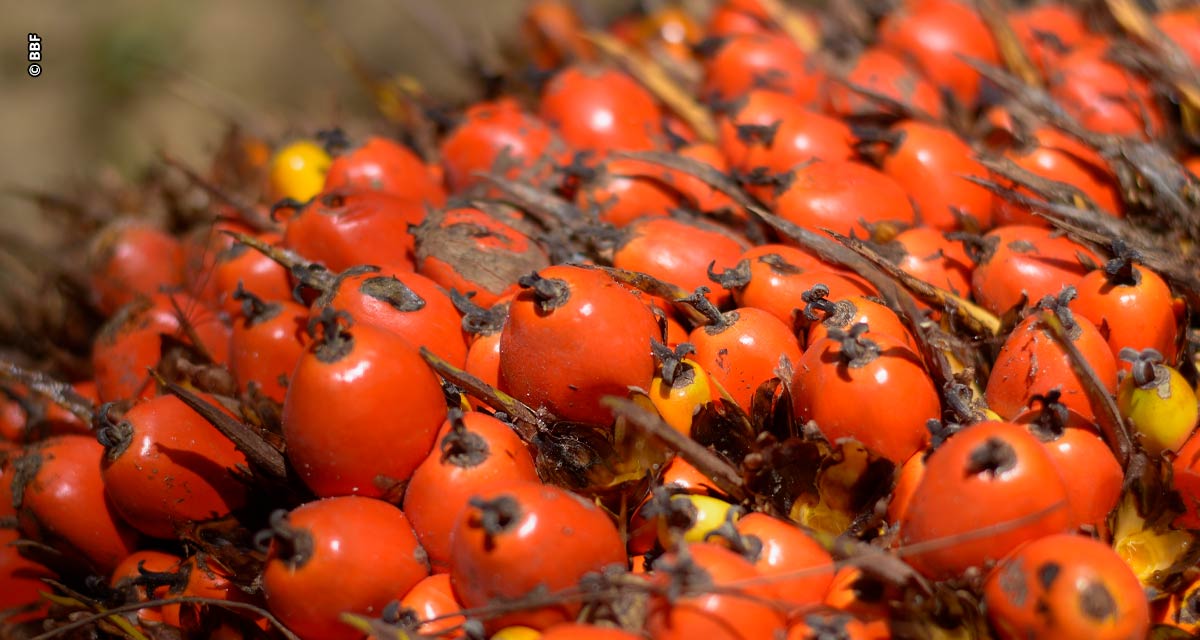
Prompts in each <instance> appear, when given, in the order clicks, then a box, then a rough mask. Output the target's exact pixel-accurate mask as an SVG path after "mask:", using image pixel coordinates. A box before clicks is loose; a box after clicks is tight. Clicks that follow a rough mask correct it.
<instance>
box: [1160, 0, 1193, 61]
mask: <svg viewBox="0 0 1200 640" xmlns="http://www.w3.org/2000/svg"><path fill="white" fill-rule="evenodd" d="M1153 19H1154V24H1155V25H1157V26H1158V28H1159V29H1161V30H1162V32H1163V33H1164V34H1165V35H1166V36H1167V37H1168V38H1170V39H1171V40H1173V41H1174V42H1175V44H1176V45H1178V46H1179V47H1180V48H1181V49H1182V50H1183V52H1184V55H1186V56H1187V57H1188V59H1189V60H1191V62H1192V65H1193V66H1195V65H1200V44H1198V43H1200V39H1198V38H1197V36H1198V35H1200V11H1196V8H1195V7H1186V6H1185V7H1179V8H1176V9H1169V10H1166V11H1160V12H1159V13H1157V14H1155V15H1154V16H1153Z"/></svg>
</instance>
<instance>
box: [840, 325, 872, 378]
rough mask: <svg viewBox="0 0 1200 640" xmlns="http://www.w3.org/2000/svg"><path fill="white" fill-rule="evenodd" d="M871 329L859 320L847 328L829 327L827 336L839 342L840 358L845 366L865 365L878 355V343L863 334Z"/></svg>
mask: <svg viewBox="0 0 1200 640" xmlns="http://www.w3.org/2000/svg"><path fill="white" fill-rule="evenodd" d="M869 331H871V327H870V326H868V325H867V323H865V322H860V323H858V324H856V325H854V326H852V327H850V329H849V330H846V331H843V330H841V329H836V328H835V329H830V330H829V334H828V335H829V337H830V338H831V339H833V340H837V341H838V342H840V343H841V345H842V347H841V353H840V355H841V358H842V362H844V363H845V364H846V365H847V366H849V367H850V368H852V369H857V368H859V367H862V366H866V365H867V364H870V363H871V362H873V361H874V360H875V358H878V357H879V344H878V343H877V342H875V341H874V340H869V339H867V338H864V337H863V335H865V334H866V333H868V332H869Z"/></svg>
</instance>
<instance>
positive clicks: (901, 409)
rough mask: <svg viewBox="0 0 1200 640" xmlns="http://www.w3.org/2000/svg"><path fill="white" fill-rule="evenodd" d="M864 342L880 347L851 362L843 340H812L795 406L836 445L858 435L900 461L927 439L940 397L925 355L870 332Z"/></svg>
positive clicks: (795, 384)
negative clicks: (868, 356)
mask: <svg viewBox="0 0 1200 640" xmlns="http://www.w3.org/2000/svg"><path fill="white" fill-rule="evenodd" d="M863 340H867V341H870V342H872V343H874V345H875V346H876V347H877V348H878V355H877V356H875V357H874V358H873V359H870V360H869V361H864V362H855V361H853V360H850V359H849V358H850V357H851V355H850V352H848V351H847V350H846V348H845V347H844V346H843V344H842V342H840V341H838V340H834V339H831V338H826V339H824V340H820V341H817V342H815V343H813V344H812V345H811V346H810V347H809V348H808V349H807V350H806V351H805V352H804V356H803V357H802V358H801V359H800V361H799V362H798V363H797V364H796V368H795V374H794V376H793V378H792V407H793V409H794V410H795V412H796V419H797V420H801V421H807V420H815V421H816V422H817V425H818V427H819V428H820V429H821V433H823V434H824V435H825V438H826V439H828V440H829V441H830V442H831V443H833V442H836V441H838V440H839V439H842V438H853V439H855V440H858V441H859V442H861V443H862V444H863V445H864V446H865V447H866V448H867V449H868V450H870V451H871V452H873V453H875V454H876V455H879V456H883V457H885V458H887V459H888V460H891V461H893V462H895V463H896V464H900V463H902V462H903V461H905V460H907V459H908V458H909V457H911V456H912V455H913V454H914V453H916V452H917V451H919V450H920V449H922V448H923V447H924V446H925V444H926V443H927V442H928V439H929V432H928V430H927V429H926V427H925V424H926V422H928V421H929V420H931V419H934V418H939V417H940V416H941V401H940V400H939V398H938V393H937V389H936V388H935V387H934V384H933V380H932V379H931V378H930V377H929V374H928V373H926V372H925V369H924V366H923V365H922V363H921V359H920V358H919V357H918V356H917V355H916V354H915V353H913V352H912V351H911V350H910V349H909V348H908V347H906V346H904V345H903V343H901V342H899V341H898V340H897V339H896V338H893V337H891V336H888V335H887V334H875V333H874V332H870V331H868V332H867V333H866V334H865V336H864V337H863ZM844 358H845V359H844ZM864 399H869V401H864Z"/></svg>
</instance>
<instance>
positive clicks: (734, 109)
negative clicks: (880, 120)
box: [717, 89, 855, 174]
mask: <svg viewBox="0 0 1200 640" xmlns="http://www.w3.org/2000/svg"><path fill="white" fill-rule="evenodd" d="M717 134H718V139H717V140H718V142H717V144H718V146H719V147H720V149H721V152H722V153H723V154H724V155H725V157H726V158H727V159H728V160H729V164H730V166H732V167H733V168H735V169H738V170H739V171H743V172H750V171H753V170H755V169H756V168H757V167H765V168H766V169H767V171H768V172H769V173H772V174H778V173H783V172H787V171H791V170H792V169H793V168H795V166H796V165H798V164H801V163H803V162H807V161H809V160H812V159H814V158H819V159H822V160H851V159H853V158H854V157H855V151H854V140H855V138H854V134H853V132H851V130H850V127H849V126H848V125H846V124H845V123H844V122H842V121H841V120H839V119H837V118H834V117H831V116H827V115H823V114H821V113H819V112H816V111H813V110H812V109H811V108H810V107H809V106H808V105H806V104H805V103H804V102H803V101H801V100H799V99H797V98H796V97H794V96H790V95H787V94H783V93H777V92H774V91H767V90H763V89H755V90H752V91H750V92H748V93H746V95H745V96H744V97H742V98H739V100H738V101H737V102H736V103H734V104H733V105H732V106H731V107H730V109H729V111H728V112H726V113H723V114H721V115H720V117H719V119H718V120H717Z"/></svg>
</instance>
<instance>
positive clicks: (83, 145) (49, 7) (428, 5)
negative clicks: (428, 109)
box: [0, 0, 635, 240]
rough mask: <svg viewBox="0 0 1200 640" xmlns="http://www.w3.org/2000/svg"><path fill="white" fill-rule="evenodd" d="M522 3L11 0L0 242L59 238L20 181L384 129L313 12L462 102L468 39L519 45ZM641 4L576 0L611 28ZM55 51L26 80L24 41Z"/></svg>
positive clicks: (377, 58)
mask: <svg viewBox="0 0 1200 640" xmlns="http://www.w3.org/2000/svg"><path fill="white" fill-rule="evenodd" d="M524 1H525V0H353V1H349V2H333V1H328V0H326V1H313V0H262V1H257V2H243V1H240V0H213V1H210V2H152V1H150V0H111V1H106V2H66V1H63V0H48V1H44V2H19V1H17V0H0V15H3V16H4V20H3V23H4V24H3V26H2V27H0V37H2V41H0V55H2V56H3V57H2V59H0V140H3V141H4V148H5V153H3V154H0V189H3V192H2V193H0V233H16V234H18V235H20V236H24V237H30V238H33V239H35V240H36V239H38V238H45V237H46V234H49V233H52V231H51V230H50V228H49V225H48V224H47V223H46V221H43V220H39V219H38V215H37V213H36V209H35V208H34V206H33V205H32V204H30V203H29V202H27V201H25V200H23V199H21V198H17V197H14V196H13V195H12V194H10V193H8V190H9V189H10V188H12V187H24V188H33V189H39V190H45V191H51V192H58V191H61V190H63V189H65V188H66V187H67V186H68V185H75V184H80V183H89V182H94V181H96V180H99V179H102V178H104V177H105V176H110V178H111V177H112V176H114V175H118V176H124V177H126V178H129V177H133V176H136V175H137V172H138V171H140V170H142V169H143V168H145V167H146V166H147V164H148V163H150V162H153V161H154V158H155V154H156V153H157V151H158V150H159V149H162V150H165V151H168V152H170V153H172V154H173V155H175V156H177V157H180V158H181V159H183V160H184V161H186V162H188V163H189V164H191V165H192V166H196V167H204V166H206V165H205V163H206V161H207V160H208V158H209V157H210V155H211V153H212V151H213V150H214V149H215V147H216V145H217V143H218V142H219V141H220V137H221V134H222V133H223V132H224V131H225V129H226V127H227V125H228V123H229V122H231V121H237V122H239V123H240V124H242V125H244V126H245V127H247V128H248V129H249V130H250V131H252V132H255V133H258V134H260V135H264V136H265V137H266V138H267V139H269V140H278V139H282V138H285V137H287V136H288V135H294V134H297V133H305V132H307V133H311V132H313V131H315V130H317V129H319V128H327V127H329V126H331V125H334V124H337V125H340V126H344V127H346V128H347V130H348V131H349V132H350V133H352V134H353V133H355V131H359V132H362V131H364V130H366V128H369V127H371V126H375V125H377V124H378V121H379V118H378V116H377V115H376V111H375V108H374V106H373V104H372V103H371V101H370V98H369V97H368V96H367V95H366V93H365V92H364V91H363V89H362V86H361V85H360V84H358V83H357V82H356V81H355V80H354V78H353V77H352V76H351V75H350V74H349V73H348V72H347V71H346V69H345V68H344V67H343V66H341V65H340V64H339V63H338V62H337V61H336V60H335V59H334V58H333V57H331V55H330V54H329V53H328V51H327V50H326V49H325V48H323V47H322V46H321V45H320V40H319V38H318V37H317V36H316V35H315V31H314V29H313V27H312V24H311V22H310V21H309V20H307V19H306V15H307V14H306V8H311V9H312V10H314V11H315V12H316V13H317V14H318V15H320V16H322V18H321V19H322V20H323V21H324V23H325V24H327V25H328V27H329V28H331V29H332V30H333V31H335V32H336V33H338V34H340V35H341V36H342V37H344V39H345V41H346V42H347V43H349V44H350V45H352V46H353V47H354V48H355V49H356V50H357V51H358V52H359V53H360V54H361V56H362V58H363V59H364V60H365V61H366V62H367V63H368V64H369V65H370V67H371V68H372V69H373V70H374V71H377V72H379V73H381V74H395V73H402V74H411V75H413V76H415V77H416V78H417V79H419V80H420V81H421V82H422V84H423V85H424V86H425V87H426V88H427V90H428V91H429V92H430V93H431V94H433V95H435V96H438V97H439V98H442V99H445V100H447V101H450V102H461V101H463V100H466V99H469V97H470V96H471V95H472V94H473V92H474V91H475V90H476V87H475V84H474V83H473V82H472V80H471V79H470V76H469V74H467V73H466V72H465V70H464V69H463V68H462V66H461V64H460V63H459V62H458V61H456V58H455V55H454V52H455V51H460V50H461V46H462V43H463V42H467V43H474V44H479V43H483V44H485V45H486V44H492V43H494V44H496V45H497V46H501V45H502V46H507V47H510V48H511V47H517V46H520V43H519V42H517V41H515V38H514V37H515V35H516V33H517V24H518V21H519V19H520V11H521V8H522V7H523V5H524ZM633 4H635V2H634V0H592V1H587V2H580V3H579V5H580V6H581V8H582V9H583V10H584V11H585V13H590V14H592V17H593V18H595V19H603V18H604V17H605V16H607V15H610V14H611V13H612V12H613V11H614V10H616V9H618V8H628V7H630V6H631V5H633ZM29 32H35V33H37V34H38V35H39V36H40V37H41V38H42V40H43V43H44V45H43V46H44V53H43V56H44V59H43V61H42V67H43V71H42V74H41V76H39V77H37V78H31V77H29V76H28V75H27V71H26V69H27V65H28V63H27V61H26V43H27V33H29Z"/></svg>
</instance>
